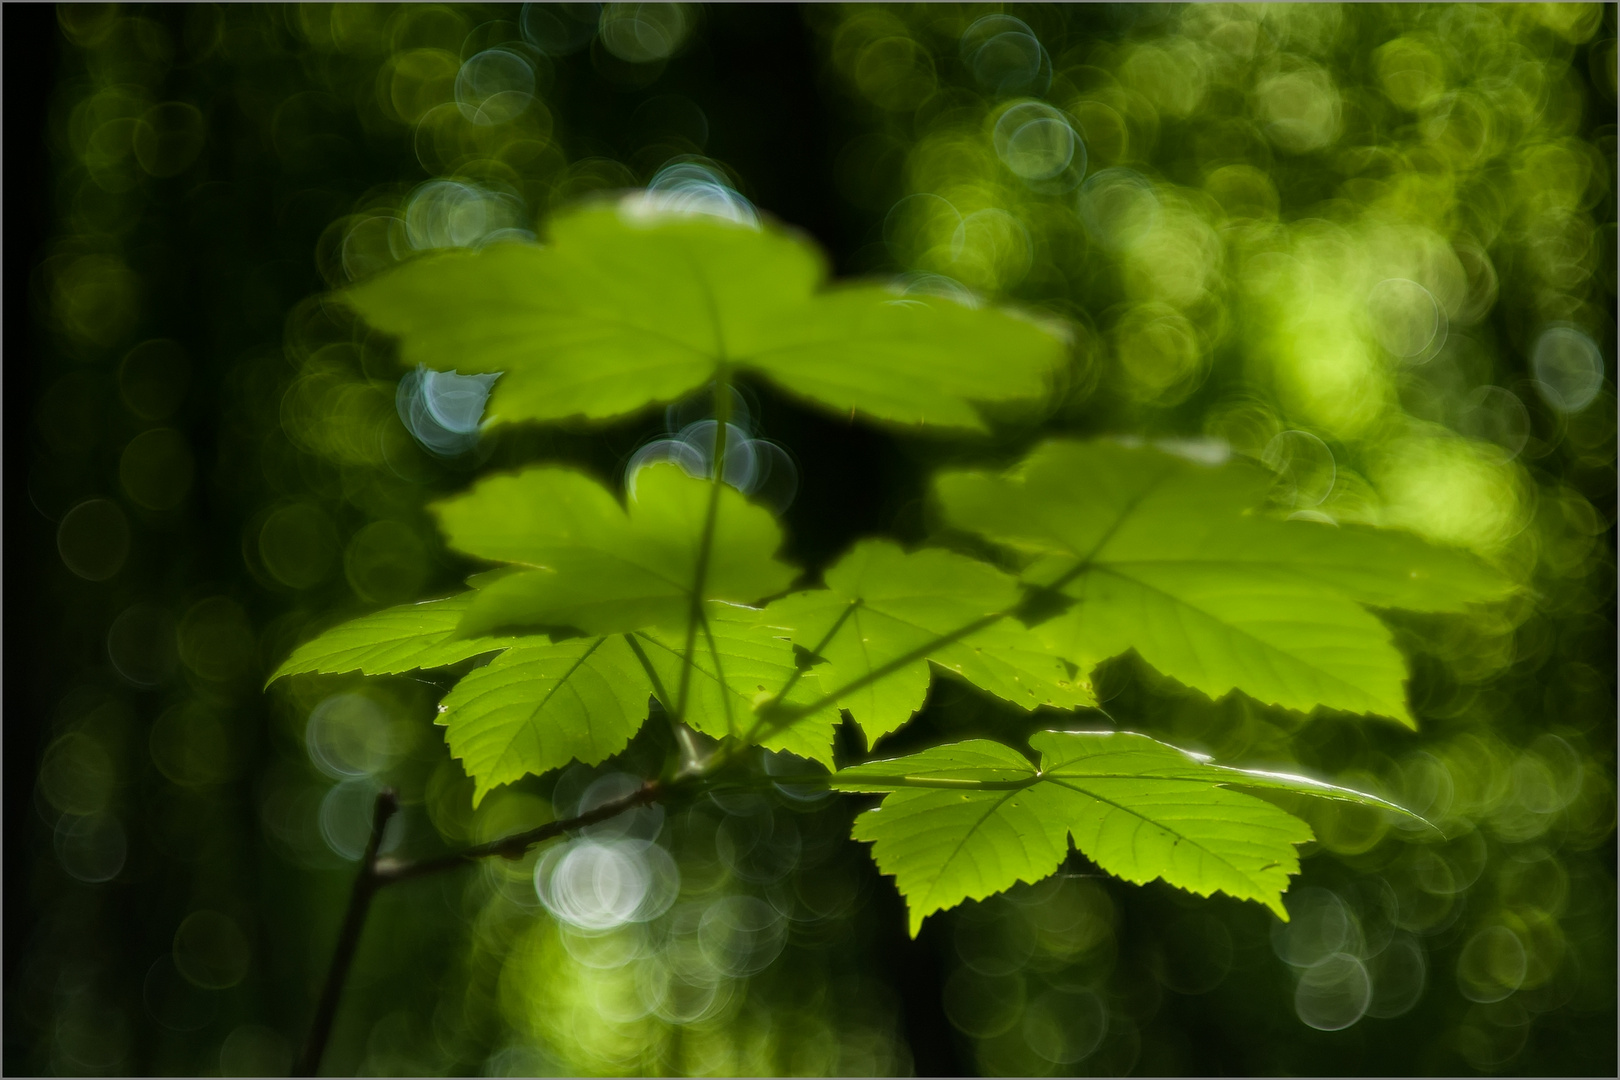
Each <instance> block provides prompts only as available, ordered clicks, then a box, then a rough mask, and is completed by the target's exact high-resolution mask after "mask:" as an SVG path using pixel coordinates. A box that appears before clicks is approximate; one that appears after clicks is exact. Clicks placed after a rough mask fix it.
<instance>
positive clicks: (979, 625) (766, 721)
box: [747, 611, 1012, 741]
mask: <svg viewBox="0 0 1620 1080" xmlns="http://www.w3.org/2000/svg"><path fill="white" fill-rule="evenodd" d="M1011 614H1012V612H1011V611H994V612H991V613H990V614H989V615H981V616H980V617H979V618H977V619H974V620H973V621H972V622H970V623H968V624H967V625H965V626H959V627H957V628H956V629H955V630H952V631H950V632H949V633H945V634H940V635H939V636H938V637H936V638H934V639H933V640H931V641H926V642H924V643H923V644H921V645H918V646H917V647H916V648H914V649H910V650H908V651H907V652H904V653H901V654H900V655H899V656H897V657H895V658H894V659H893V660H890V661H889V662H888V663H886V664H880V665H879V666H877V667H875V668H873V669H872V670H871V671H868V672H867V673H866V674H864V675H862V676H860V677H859V678H855V679H851V680H850V681H849V682H847V683H845V684H844V685H843V686H840V687H838V688H837V689H836V690H832V691H829V692H828V693H825V694H823V695H821V697H819V698H817V699H816V700H814V701H812V702H810V703H809V704H807V705H795V706H792V707H790V708H789V707H783V706H780V705H776V706H775V707H774V708H770V709H769V710H768V711H767V710H766V709H762V710H760V719H759V720H758V722H756V723H755V724H754V727H753V730H752V731H750V732H749V733H748V735H747V739H748V741H753V739H754V738H755V737H757V736H761V735H769V734H770V733H772V732H774V731H778V730H780V729H782V728H785V727H788V726H789V725H791V724H793V723H795V722H797V721H799V720H802V719H804V718H805V717H807V716H811V715H813V714H815V713H818V712H820V711H821V710H822V709H825V708H826V707H827V706H829V705H835V704H837V703H838V700H839V699H840V698H842V697H844V696H846V695H847V694H849V693H850V692H852V691H855V690H859V689H861V688H862V687H864V686H870V685H871V684H873V683H875V682H877V681H878V680H880V679H886V678H888V677H889V676H890V675H892V674H894V673H895V672H896V671H899V670H900V669H901V668H903V667H905V666H906V665H907V664H911V663H915V662H916V661H918V660H926V659H927V658H928V654H929V653H931V652H933V651H934V650H935V649H937V648H939V647H940V646H942V645H951V644H954V643H955V642H958V641H961V640H962V639H963V638H965V637H969V636H970V635H973V634H976V633H978V632H979V631H980V630H983V629H984V628H985V627H987V626H994V625H995V624H996V623H998V622H1000V621H1001V620H1002V619H1005V618H1007V617H1008V616H1009V615H1011ZM773 704H774V703H773Z"/></svg>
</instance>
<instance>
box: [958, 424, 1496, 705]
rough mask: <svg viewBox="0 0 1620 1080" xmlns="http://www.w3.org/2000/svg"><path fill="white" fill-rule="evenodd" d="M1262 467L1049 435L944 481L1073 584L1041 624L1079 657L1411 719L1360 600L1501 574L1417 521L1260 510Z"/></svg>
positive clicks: (1043, 571) (1425, 606) (1410, 601)
mask: <svg viewBox="0 0 1620 1080" xmlns="http://www.w3.org/2000/svg"><path fill="white" fill-rule="evenodd" d="M1270 482H1271V480H1270V477H1269V475H1268V474H1267V473H1265V472H1264V471H1262V470H1261V469H1260V468H1258V467H1257V466H1254V465H1251V464H1248V463H1245V462H1241V461H1229V462H1225V463H1222V464H1208V463H1204V462H1199V461H1194V460H1191V459H1189V458H1187V457H1184V456H1181V455H1178V454H1173V453H1167V452H1165V451H1163V450H1158V449H1152V448H1146V447H1132V446H1126V445H1123V444H1120V443H1117V442H1109V441H1095V442H1073V441H1052V442H1048V443H1046V444H1044V445H1042V446H1040V447H1038V448H1037V449H1036V450H1035V451H1034V452H1033V453H1031V454H1030V455H1029V457H1028V458H1026V459H1025V460H1024V461H1023V462H1022V463H1021V464H1020V465H1019V466H1018V467H1016V468H1015V469H1013V470H1012V471H1010V472H1008V473H1005V474H997V473H988V472H981V471H961V472H953V473H946V474H944V475H942V476H940V477H939V478H938V480H937V481H936V492H937V494H938V497H939V500H940V504H941V506H942V507H943V509H944V512H945V515H946V517H947V519H948V520H949V521H950V522H951V524H953V525H954V526H956V527H958V528H961V529H964V530H967V531H970V532H975V533H978V534H980V535H982V536H984V537H986V538H988V539H990V540H993V541H995V542H996V543H998V544H1002V545H1005V546H1006V547H1008V548H1010V549H1012V550H1013V551H1014V552H1016V553H1017V554H1018V555H1020V556H1021V557H1022V559H1023V561H1024V568H1023V571H1022V575H1021V580H1022V581H1023V582H1025V583H1026V584H1028V585H1031V586H1037V587H1044V588H1051V589H1054V590H1057V591H1058V592H1059V593H1061V594H1062V595H1063V596H1065V597H1067V598H1069V599H1070V600H1072V601H1074V603H1073V604H1072V605H1071V606H1070V607H1069V608H1068V609H1067V610H1066V611H1064V612H1062V613H1061V614H1058V615H1056V616H1054V617H1052V618H1050V619H1048V620H1047V621H1045V622H1043V623H1041V624H1040V625H1039V626H1038V627H1036V631H1037V633H1038V634H1039V636H1040V637H1041V638H1042V639H1043V640H1044V641H1045V642H1047V644H1048V645H1049V646H1050V647H1051V648H1052V649H1054V650H1055V651H1056V652H1057V653H1059V654H1060V655H1063V656H1066V657H1068V658H1069V659H1071V660H1073V661H1075V662H1076V663H1078V664H1080V665H1081V667H1082V669H1084V670H1089V669H1090V667H1091V666H1092V665H1093V664H1095V663H1096V662H1097V661H1100V660H1104V659H1107V658H1108V657H1111V656H1116V655H1119V654H1121V653H1123V652H1126V651H1127V650H1129V649H1132V648H1134V649H1135V650H1136V651H1137V652H1138V653H1139V654H1140V655H1141V656H1142V658H1143V659H1144V660H1146V661H1147V662H1148V663H1150V664H1152V665H1153V666H1154V667H1156V668H1158V669H1159V670H1160V671H1162V672H1163V673H1165V674H1166V675H1169V676H1171V677H1173V678H1175V679H1178V680H1180V681H1181V682H1183V683H1186V684H1187V685H1189V686H1192V687H1194V688H1196V689H1198V690H1201V691H1203V692H1204V693H1206V694H1208V695H1210V696H1211V697H1220V696H1221V695H1223V694H1225V693H1227V692H1229V691H1231V690H1234V689H1237V690H1242V691H1243V692H1245V693H1247V694H1249V695H1250V696H1252V697H1254V698H1256V699H1258V700H1260V701H1262V702H1266V703H1269V704H1275V705H1281V706H1283V707H1285V708H1290V709H1297V710H1300V711H1302V712H1308V711H1310V710H1311V709H1313V708H1315V707H1316V706H1319V705H1320V706H1326V707H1328V708H1332V709H1340V710H1343V711H1346V712H1353V713H1364V714H1375V715H1379V716H1388V717H1393V718H1395V719H1396V720H1399V721H1400V722H1401V723H1403V724H1406V725H1407V726H1412V725H1413V723H1414V721H1413V718H1412V715H1411V712H1410V710H1409V709H1408V707H1407V703H1406V691H1405V686H1404V680H1405V678H1406V675H1407V670H1406V664H1405V661H1404V660H1403V658H1402V657H1401V655H1400V653H1399V651H1397V649H1396V648H1395V645H1394V643H1393V641H1392V639H1391V636H1390V633H1389V630H1388V629H1387V628H1386V627H1385V626H1384V625H1383V624H1382V623H1381V622H1379V620H1378V619H1377V618H1376V617H1375V616H1374V615H1373V614H1371V613H1370V612H1369V611H1367V610H1366V608H1367V606H1376V607H1388V608H1405V609H1409V610H1414V611H1430V612H1444V611H1460V610H1463V609H1464V608H1465V607H1466V605H1468V604H1471V603H1486V602H1490V601H1493V600H1499V599H1501V598H1502V597H1504V596H1505V595H1507V593H1508V592H1509V591H1510V586H1509V584H1508V582H1507V581H1506V580H1505V579H1504V578H1503V577H1502V576H1501V575H1500V574H1498V573H1496V572H1495V571H1494V570H1492V569H1491V568H1490V567H1488V566H1486V565H1485V564H1484V563H1483V562H1482V561H1480V560H1479V559H1477V558H1475V557H1474V556H1472V555H1469V554H1466V553H1463V552H1460V551H1448V550H1443V549H1441V548H1437V547H1434V546H1432V545H1430V544H1428V543H1425V542H1424V541H1422V540H1419V539H1418V538H1417V537H1415V536H1412V535H1410V534H1406V533H1400V532H1394V531H1389V530H1379V529H1370V528H1362V527H1355V526H1344V527H1342V528H1340V527H1333V526H1325V525H1322V524H1319V523H1316V522H1305V521H1279V520H1276V519H1274V518H1269V517H1265V516H1263V515H1261V514H1259V513H1256V512H1254V511H1255V508H1256V507H1257V505H1258V504H1259V503H1260V502H1261V500H1262V499H1263V498H1264V496H1265V494H1266V491H1267V488H1268V486H1269V484H1270Z"/></svg>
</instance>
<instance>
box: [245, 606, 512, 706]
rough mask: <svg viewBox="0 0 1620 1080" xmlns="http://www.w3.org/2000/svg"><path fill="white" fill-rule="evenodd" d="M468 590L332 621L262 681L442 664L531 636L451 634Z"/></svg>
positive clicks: (463, 611)
mask: <svg viewBox="0 0 1620 1080" xmlns="http://www.w3.org/2000/svg"><path fill="white" fill-rule="evenodd" d="M472 595H473V594H472V593H462V594H461V595H460V596H452V597H450V598H449V599H447V600H428V601H424V602H422V603H420V604H402V605H400V606H399V607H391V608H386V609H384V610H382V611H379V612H376V613H374V614H371V615H365V616H362V617H361V618H358V619H354V620H351V621H349V622H346V623H343V624H342V625H340V626H335V627H333V628H332V629H330V630H328V631H326V632H325V633H324V634H321V635H320V636H319V637H316V638H314V639H313V640H311V641H306V642H305V643H304V644H302V645H300V646H298V648H296V649H294V650H293V653H292V655H291V656H289V657H287V659H286V661H285V662H284V663H283V664H282V665H281V666H280V667H278V668H277V669H276V670H275V673H274V674H272V675H271V676H270V678H268V679H266V680H265V685H266V686H268V685H270V684H271V683H273V682H275V681H276V680H277V679H279V678H281V677H282V676H283V675H297V674H300V673H302V672H310V671H315V672H324V673H328V674H331V673H337V672H344V671H358V672H361V673H363V674H366V675H387V674H394V673H397V672H401V671H415V670H416V669H418V668H435V667H444V666H446V665H448V664H454V663H458V662H460V661H462V660H466V659H468V658H469V657H473V656H477V655H479V654H480V653H487V652H494V651H495V650H497V649H505V648H508V647H510V646H512V645H518V644H522V643H523V642H525V641H526V640H532V639H525V638H521V637H458V636H456V627H457V625H458V624H459V623H460V622H461V619H462V617H463V616H464V615H465V614H466V613H467V608H468V605H469V603H470V602H471V598H472Z"/></svg>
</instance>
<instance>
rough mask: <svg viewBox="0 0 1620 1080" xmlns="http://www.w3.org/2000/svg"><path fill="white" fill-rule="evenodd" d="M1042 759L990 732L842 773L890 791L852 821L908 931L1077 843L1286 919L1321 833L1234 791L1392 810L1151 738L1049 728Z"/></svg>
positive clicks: (1111, 866)
mask: <svg viewBox="0 0 1620 1080" xmlns="http://www.w3.org/2000/svg"><path fill="white" fill-rule="evenodd" d="M1030 745H1031V746H1032V747H1033V748H1034V749H1035V750H1036V751H1037V753H1039V755H1040V764H1039V766H1038V767H1037V766H1036V765H1035V764H1032V763H1031V762H1030V760H1029V759H1028V758H1026V757H1025V756H1024V755H1023V754H1021V753H1019V752H1018V751H1016V750H1014V749H1012V748H1011V747H1007V746H1003V745H1001V744H1000V743H995V742H990V741H988V740H984V739H973V740H969V741H966V742H959V743H950V744H947V745H944V746H939V747H935V748H934V749H932V750H925V751H923V752H922V753H918V754H912V755H910V756H908V757H903V758H895V759H892V760H888V761H873V762H868V763H866V764H863V765H856V766H852V767H851V768H847V769H843V770H840V771H839V772H838V773H836V774H835V775H834V776H833V777H832V778H831V781H830V782H831V784H832V786H833V787H835V788H839V789H842V790H846V791H867V792H884V793H886V795H885V798H884V800H883V802H882V804H881V805H880V806H878V807H877V808H876V809H873V810H868V811H866V812H864V813H863V814H861V815H860V816H859V817H858V818H856V820H855V830H854V836H855V838H856V839H857V840H866V841H870V842H871V844H872V855H873V858H874V859H876V860H877V864H878V868H879V869H880V870H882V871H883V873H885V874H889V875H892V876H893V877H894V879H895V884H896V886H897V887H898V888H899V890H900V892H901V893H902V894H904V896H905V897H906V903H907V906H908V909H909V911H910V925H911V933H912V936H916V933H917V931H918V929H919V928H920V927H921V926H922V921H923V919H924V918H926V917H927V916H928V915H930V914H932V913H933V912H936V911H941V910H943V909H945V908H949V907H954V906H955V905H956V904H959V903H961V902H962V901H963V900H970V899H982V898H984V897H986V896H990V895H992V894H994V893H998V892H1002V891H1004V890H1006V889H1009V888H1011V887H1012V886H1013V885H1014V884H1015V883H1017V882H1019V881H1023V882H1027V883H1031V884H1033V883H1034V882H1036V881H1039V880H1040V879H1042V878H1044V877H1046V876H1048V875H1049V874H1051V873H1052V872H1053V871H1055V870H1056V869H1057V868H1058V866H1059V864H1060V863H1061V862H1062V861H1063V859H1064V857H1065V856H1066V855H1067V853H1068V849H1069V848H1068V845H1069V841H1070V839H1071V838H1072V840H1073V842H1074V846H1075V847H1076V848H1078V849H1079V850H1080V852H1081V853H1082V854H1084V855H1085V856H1086V857H1088V858H1089V859H1091V860H1092V861H1093V862H1095V863H1096V864H1097V865H1098V866H1100V867H1101V868H1102V869H1104V870H1106V871H1108V872H1109V873H1111V874H1114V875H1116V876H1118V877H1121V878H1124V879H1125V880H1126V881H1131V882H1136V883H1138V884H1141V883H1144V882H1147V881H1151V880H1153V879H1155V878H1161V879H1163V880H1164V881H1165V882H1167V883H1168V884H1170V885H1174V886H1176V887H1177V888H1181V889H1186V890H1188V891H1189V892H1193V893H1197V894H1199V895H1201V896H1208V895H1210V894H1211V893H1214V892H1223V893H1226V894H1227V895H1229V896H1234V897H1237V898H1239V899H1244V900H1256V901H1258V902H1260V903H1262V904H1264V905H1266V907H1268V908H1270V909H1271V910H1272V911H1273V912H1275V913H1276V915H1277V916H1278V917H1279V918H1281V919H1284V920H1286V919H1287V918H1288V912H1287V910H1286V909H1285V908H1284V907H1283V904H1282V894H1283V892H1284V891H1285V890H1286V889H1287V887H1288V879H1289V877H1290V876H1291V875H1293V874H1295V873H1297V872H1298V870H1299V854H1298V852H1297V850H1296V846H1297V845H1299V844H1302V843H1305V842H1306V841H1308V840H1310V839H1312V838H1313V836H1312V833H1311V829H1310V826H1309V825H1307V824H1306V823H1305V822H1303V821H1301V820H1300V819H1299V818H1297V817H1294V816H1293V815H1292V814H1289V813H1287V812H1286V811H1284V810H1282V809H1279V808H1278V807H1276V806H1274V805H1272V804H1271V803H1269V802H1266V801H1264V800H1262V799H1258V798H1255V797H1254V796H1252V795H1248V794H1245V793H1244V792H1242V791H1235V790H1232V789H1233V788H1234V787H1246V788H1257V789H1271V790H1282V791H1290V792H1295V793H1298V794H1305V795H1315V796H1319V797H1323V798H1329V799H1337V800H1342V801H1347V802H1352V803H1356V804H1359V805H1363V806H1369V807H1376V808H1379V809H1383V810H1388V811H1391V812H1395V813H1401V814H1406V815H1407V816H1413V815H1410V814H1408V812H1407V811H1404V810H1402V809H1401V808H1400V807H1398V806H1396V805H1394V804H1393V803H1390V802H1388V801H1386V800H1384V799H1381V798H1378V797H1377V796H1374V795H1368V794H1364V793H1362V792H1357V791H1352V790H1351V789H1349V788H1342V787H1337V786H1335V785H1331V784H1325V783H1323V782H1321V781H1316V780H1312V779H1310V778H1308V777H1298V776H1288V775H1285V774H1281V773H1271V772H1260V771H1251V770H1244V769H1235V768H1230V767H1226V766H1220V765H1213V764H1210V763H1208V762H1206V761H1203V760H1202V759H1200V758H1199V757H1197V756H1195V755H1192V754H1189V753H1187V752H1186V751H1183V750H1179V749H1177V748H1176V747H1173V746H1170V745H1167V744H1165V743H1161V742H1158V741H1156V740H1154V739H1152V738H1149V737H1148V736H1146V735H1139V734H1135V733H1132V732H1120V731H1094V732H1071V731H1043V732H1039V733H1037V734H1036V735H1034V736H1032V737H1031V739H1030Z"/></svg>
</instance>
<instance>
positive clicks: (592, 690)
mask: <svg viewBox="0 0 1620 1080" xmlns="http://www.w3.org/2000/svg"><path fill="white" fill-rule="evenodd" d="M650 693H651V685H650V683H649V681H648V678H647V675H646V673H645V672H644V671H643V670H642V667H641V663H640V661H638V660H637V659H636V656H635V654H634V653H633V652H632V651H631V650H630V647H629V646H628V645H627V644H626V643H625V641H624V639H623V638H621V637H617V636H614V637H598V638H569V639H567V640H564V641H558V642H548V643H545V644H534V645H523V646H520V647H516V648H512V649H508V650H507V651H506V652H504V653H502V654H501V655H500V656H498V657H496V658H495V659H494V660H493V661H491V662H490V663H489V664H487V665H485V666H484V667H481V668H478V669H477V670H476V671H473V672H471V673H469V674H468V675H467V676H466V677H465V678H463V679H462V680H461V681H460V682H459V683H457V684H456V687H455V689H453V690H451V691H450V693H449V694H448V695H446V696H445V699H444V701H443V702H441V703H440V707H439V708H440V715H439V723H441V724H443V725H445V727H446V729H447V730H446V732H445V737H446V739H447V740H448V741H449V743H450V753H451V754H453V755H454V756H456V757H458V758H460V759H461V761H462V764H463V765H464V766H465V768H466V770H467V775H469V776H471V777H472V778H473V780H474V781H476V784H477V789H476V791H475V792H474V794H473V805H474V806H477V805H478V803H479V802H480V801H481V800H482V799H483V797H484V796H485V795H486V794H488V793H489V791H490V790H491V789H492V788H496V787H499V786H500V785H501V784H506V783H510V782H511V781H513V780H516V779H518V778H519V777H521V776H525V775H528V774H530V773H533V774H536V775H538V774H541V773H545V772H549V771H550V770H552V769H556V768H560V767H561V766H563V765H566V764H568V763H569V762H570V761H573V760H575V759H578V760H579V761H583V762H584V763H585V764H587V765H595V764H596V763H597V762H599V761H603V760H605V759H607V758H609V757H611V756H612V755H614V754H616V753H618V752H619V751H620V750H623V749H624V748H625V746H626V745H627V744H628V743H629V742H630V739H631V738H632V737H633V736H634V735H635V733H636V732H637V731H638V730H639V729H640V727H641V725H642V722H643V721H645V720H646V719H647V701H648V697H649V695H650Z"/></svg>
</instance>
